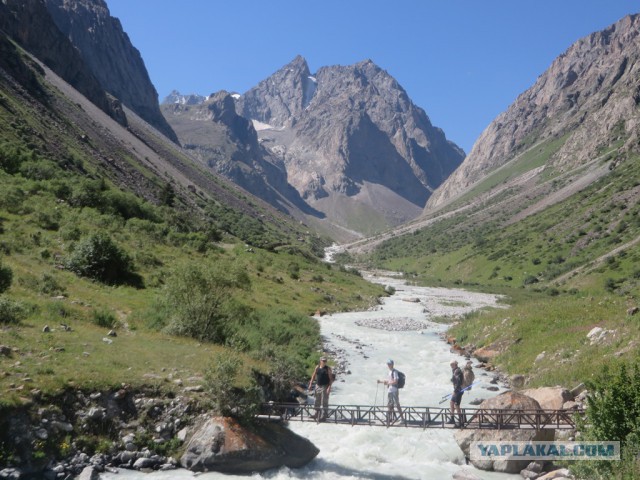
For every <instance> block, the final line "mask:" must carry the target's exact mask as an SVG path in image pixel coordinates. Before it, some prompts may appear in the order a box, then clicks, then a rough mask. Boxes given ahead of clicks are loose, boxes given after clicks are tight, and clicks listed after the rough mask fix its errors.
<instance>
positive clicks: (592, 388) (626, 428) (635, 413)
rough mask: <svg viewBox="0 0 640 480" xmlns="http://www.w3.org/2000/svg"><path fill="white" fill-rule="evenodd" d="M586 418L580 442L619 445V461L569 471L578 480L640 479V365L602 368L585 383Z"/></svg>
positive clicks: (582, 465)
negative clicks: (587, 394)
mask: <svg viewBox="0 0 640 480" xmlns="http://www.w3.org/2000/svg"><path fill="white" fill-rule="evenodd" d="M587 388H588V390H589V396H588V397H587V407H588V408H587V409H586V418H585V419H584V421H582V422H580V424H579V425H578V428H579V430H580V434H581V438H582V439H584V440H587V441H589V440H591V441H619V442H620V450H621V459H622V460H621V461H620V462H611V461H584V462H579V463H578V464H576V466H575V467H573V468H572V470H573V471H574V472H575V473H577V474H578V477H579V478H584V479H590V478H597V479H600V478H612V479H613V478H617V479H625V480H626V479H629V480H632V479H636V478H640V477H639V475H640V463H639V462H638V459H637V458H636V456H637V454H638V450H639V448H640V402H639V401H638V392H640V364H638V363H635V364H634V365H633V366H632V367H627V366H626V365H625V364H620V365H618V366H614V367H608V366H605V367H604V368H603V369H602V371H601V372H600V373H599V375H597V376H596V378H595V379H594V380H591V381H589V382H587Z"/></svg>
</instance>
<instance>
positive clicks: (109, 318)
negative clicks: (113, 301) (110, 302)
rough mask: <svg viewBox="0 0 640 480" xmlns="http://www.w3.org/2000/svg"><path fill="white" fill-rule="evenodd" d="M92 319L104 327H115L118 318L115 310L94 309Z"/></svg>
mask: <svg viewBox="0 0 640 480" xmlns="http://www.w3.org/2000/svg"><path fill="white" fill-rule="evenodd" d="M91 321H92V322H93V323H94V324H95V325H97V326H98V327H102V328H109V329H111V328H115V326H116V323H117V320H116V317H115V315H114V314H113V312H110V311H109V310H94V311H93V315H92V317H91Z"/></svg>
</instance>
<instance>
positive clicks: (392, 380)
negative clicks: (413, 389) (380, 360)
mask: <svg viewBox="0 0 640 480" xmlns="http://www.w3.org/2000/svg"><path fill="white" fill-rule="evenodd" d="M387 367H389V378H387V379H386V380H378V383H384V384H385V385H387V386H388V387H389V388H388V389H387V423H391V422H392V421H393V419H394V418H393V407H394V405H395V406H396V407H397V409H398V416H399V417H400V420H402V419H403V417H402V408H400V393H399V390H398V379H399V378H400V376H399V375H398V371H397V370H396V369H395V368H393V360H387Z"/></svg>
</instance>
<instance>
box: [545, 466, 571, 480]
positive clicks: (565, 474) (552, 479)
mask: <svg viewBox="0 0 640 480" xmlns="http://www.w3.org/2000/svg"><path fill="white" fill-rule="evenodd" d="M564 478H573V477H572V475H571V472H570V471H569V469H568V468H560V469H559V470H553V471H551V472H549V473H545V474H544V475H542V476H541V477H538V478H537V480H561V479H564Z"/></svg>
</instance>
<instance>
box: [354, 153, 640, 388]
mask: <svg viewBox="0 0 640 480" xmlns="http://www.w3.org/2000/svg"><path fill="white" fill-rule="evenodd" d="M618 146H619V145H618ZM548 150H549V149H547V148H540V149H539V152H540V154H539V155H540V156H541V157H544V158H542V159H540V158H535V156H531V155H528V156H527V157H526V158H525V160H526V162H525V163H527V164H528V167H527V168H535V166H537V165H540V164H541V163H540V162H541V160H546V158H548V153H547V152H548ZM603 150H606V151H607V153H606V154H604V155H603V156H602V157H601V160H600V165H602V164H604V165H608V166H609V172H608V173H607V174H606V175H605V176H603V177H602V178H600V179H599V180H598V181H597V182H595V183H593V184H592V185H590V186H589V187H588V188H586V189H583V190H581V191H578V192H576V193H574V194H573V195H571V196H569V197H568V198H567V199H566V200H564V201H562V202H559V203H556V204H552V205H550V206H548V207H547V208H545V209H542V210H541V211H539V212H538V213H534V214H532V215H529V216H526V217H524V218H522V219H520V220H518V221H515V222H514V221H511V219H512V218H514V216H515V215H516V214H517V213H518V212H521V211H522V210H524V208H526V207H527V206H529V205H532V204H533V203H534V202H536V201H539V199H537V198H534V196H533V195H531V196H530V197H531V198H530V197H528V196H527V192H524V194H521V195H519V194H518V192H514V191H509V192H505V193H503V195H502V196H495V197H494V198H492V199H491V200H487V201H484V202H482V203H481V204H478V205H476V206H475V207H471V208H467V209H466V210H463V211H462V213H458V214H456V215H453V216H450V217H448V218H445V219H442V220H440V221H437V222H435V223H433V224H431V225H430V226H428V227H427V228H423V229H421V230H417V231H415V232H413V233H411V234H408V235H403V236H398V237H395V238H391V239H389V240H387V241H385V242H384V243H382V244H381V245H380V246H379V247H378V248H377V249H376V250H375V251H374V252H373V253H371V254H370V255H368V256H366V257H362V258H359V259H358V260H360V261H361V262H366V263H367V264H368V265H374V266H377V267H382V268H387V269H392V270H398V271H402V272H404V273H405V274H406V277H407V278H408V279H410V280H411V281H414V282H417V283H419V284H423V285H441V286H454V287H455V286H459V287H461V288H467V289H478V290H482V291H491V292H497V293H501V294H503V295H505V298H504V302H505V304H506V305H509V306H510V308H509V309H508V310H497V311H493V312H482V313H479V314H475V315H472V316H470V318H467V319H464V320H463V321H462V322H460V323H459V324H458V325H456V326H454V327H453V329H452V330H451V332H452V335H453V336H455V337H457V339H458V342H459V343H460V344H461V345H465V344H473V345H476V346H478V347H480V346H485V347H494V348H497V349H498V350H500V351H502V352H503V353H502V354H501V355H500V356H499V357H498V358H497V359H496V362H497V364H498V365H499V366H501V367H502V368H504V369H505V370H506V371H507V372H509V373H523V374H526V375H527V376H528V378H529V381H530V384H531V385H542V384H551V385H555V384H563V385H566V386H572V385H573V384H577V383H579V382H581V381H584V380H585V379H587V378H589V377H590V376H591V375H592V374H593V362H594V358H597V359H598V363H607V362H609V361H615V360H617V359H631V358H634V357H636V356H637V355H638V352H639V351H640V350H639V348H638V343H637V338H639V336H638V334H639V333H640V325H639V323H638V319H637V316H631V315H630V314H629V313H628V310H629V309H633V307H636V306H637V305H638V302H639V301H640V267H639V265H640V262H639V260H640V243H639V242H638V240H639V239H640V206H639V202H638V199H639V198H640V161H639V160H640V156H639V155H638V153H637V152H626V151H618V149H617V147H616V146H615V145H613V146H611V148H608V149H603ZM612 159H614V161H612ZM597 165H598V164H596V165H592V167H593V168H595V167H596V166H597ZM518 168H523V167H522V163H521V164H520V167H518V166H517V165H512V166H510V167H509V168H507V169H501V170H500V171H499V172H496V173H495V175H497V176H498V177H500V178H497V179H493V180H492V178H493V176H489V177H488V178H487V179H486V180H485V181H483V182H482V185H485V186H486V188H484V187H482V185H480V186H478V187H477V188H478V190H482V191H486V190H487V189H490V188H492V187H491V186H488V185H489V184H490V183H492V182H494V183H495V185H493V186H496V185H499V184H500V183H501V182H502V181H504V179H505V178H506V176H508V173H507V170H509V169H510V170H514V169H518ZM522 171H526V170H522ZM547 171H548V172H551V173H546V178H545V179H542V180H540V181H541V182H542V181H547V182H554V181H556V182H557V181H558V180H557V178H559V176H557V177H556V178H554V176H553V171H552V170H551V169H547ZM516 173H518V172H516ZM556 174H557V172H556ZM469 195H470V194H469ZM472 198H474V197H473V196H472V195H470V196H469V198H468V200H470V199H472ZM505 199H506V201H505ZM463 203H464V201H463V200H460V201H459V203H458V206H460V205H462V204H463ZM505 205H506V206H505ZM509 208H512V209H511V210H510V209H509ZM594 327H601V328H603V329H605V330H610V331H611V333H610V334H608V335H607V337H606V339H605V340H603V341H602V342H599V343H596V344H593V345H592V344H591V342H590V340H589V339H588V338H587V333H589V331H591V329H592V328H594ZM543 352H544V353H543ZM541 353H543V355H542V356H541V357H540V358H539V359H538V361H535V360H536V358H537V357H538V355H540V354H541ZM559 364H562V368H558V365H559Z"/></svg>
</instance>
